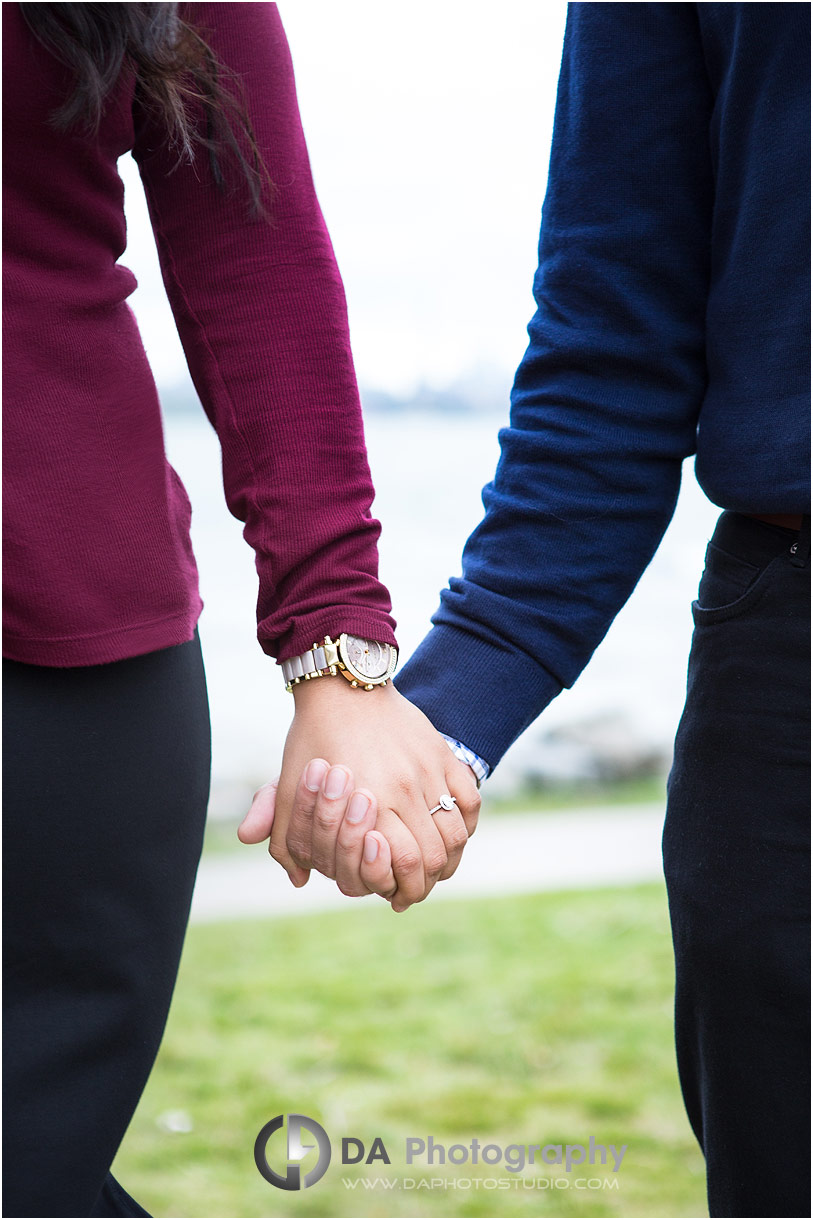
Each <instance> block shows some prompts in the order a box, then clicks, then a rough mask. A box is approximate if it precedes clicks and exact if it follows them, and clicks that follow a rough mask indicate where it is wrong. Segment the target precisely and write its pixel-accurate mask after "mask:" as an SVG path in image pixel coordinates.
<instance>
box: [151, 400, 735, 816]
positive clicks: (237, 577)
mask: <svg viewBox="0 0 813 1220" xmlns="http://www.w3.org/2000/svg"><path fill="white" fill-rule="evenodd" d="M504 422H505V420H504V419H503V417H502V416H490V415H471V416H470V415H461V416H437V415H432V414H430V413H428V412H422V411H415V412H399V413H397V414H395V415H393V416H388V415H382V414H376V413H371V414H370V415H369V416H368V418H367V421H366V430H367V443H368V449H369V453H370V463H371V467H372V470H373V476H374V479H375V483H376V487H377V497H376V501H375V505H374V512H375V515H376V516H378V517H379V519H380V520H381V521H382V524H383V531H382V538H381V576H382V579H383V580H384V581H385V583H386V584H387V586H388V587H389V589H390V592H391V594H392V598H393V612H394V615H395V617H396V619H397V620H398V635H399V641H400V643H401V647H402V653H403V656H404V657H406V655H408V654H409V653H410V652H411V651H412V650H413V649H414V648H415V646H416V645H417V644H418V643H419V641H420V640H421V639H422V638H423V635H424V634H425V632H426V631H427V630H428V628H429V626H430V624H429V618H430V615H431V614H432V613H433V612H434V610H435V608H436V606H437V603H438V593H439V590H440V589H441V588H442V587H444V586H445V585H446V583H447V581H448V578H449V577H450V576H451V575H456V574H459V571H460V562H459V557H460V553H461V549H462V546H463V543H464V542H465V539H466V537H467V536H468V534H469V533H470V531H471V529H472V528H473V527H474V526H475V525H476V524H477V522H478V521H479V520H480V517H481V515H482V503H481V500H480V492H481V489H482V486H483V484H485V483H486V482H488V481H489V479H490V478H491V476H492V474H493V470H494V466H495V463H496V460H497V456H498V453H499V448H498V443H497V429H498V428H499V427H500V426H501V425H502V424H503V423H504ZM166 438H167V449H168V453H169V457H170V460H171V461H172V463H173V465H174V466H175V468H176V469H177V470H178V472H179V474H180V475H181V477H182V479H183V481H184V483H185V485H186V488H187V490H188V492H189V496H190V499H191V500H192V506H193V515H192V537H193V543H194V547H195V553H196V555H197V560H198V567H199V570H200V580H201V594H202V597H203V600H204V602H205V608H204V611H203V614H202V616H201V620H200V634H201V640H202V642H203V649H204V656H205V661H206V670H207V675H208V682H209V695H210V702H211V708H212V729H213V789H214V792H215V794H216V795H217V794H219V801H218V800H216V801H215V805H216V808H218V809H220V810H221V811H222V807H224V806H231V805H235V807H239V806H240V803H241V802H242V801H243V800H244V799H245V796H246V794H248V795H249V797H250V793H251V791H253V790H254V788H256V787H257V786H258V785H259V784H260V783H262V782H264V781H265V780H266V779H270V778H272V777H273V776H274V775H276V774H277V772H278V769H279V762H280V758H281V755H282V746H283V742H284V738H285V733H286V730H287V726H288V724H289V721H290V717H291V714H292V710H293V700H292V698H291V696H290V695H288V694H287V693H286V692H285V690H284V687H283V685H282V680H281V677H280V673H279V670H278V668H277V666H276V665H275V663H274V662H273V661H272V660H271V659H270V658H269V657H266V656H265V655H264V654H263V653H262V651H261V649H260V647H259V644H258V643H257V640H256V634H255V632H256V620H255V605H256V596H257V578H256V573H255V570H254V561H253V552H252V551H251V550H250V548H249V547H248V546H247V545H246V543H245V542H244V540H243V538H242V536H241V530H242V525H241V523H240V522H238V521H236V520H235V519H234V518H233V517H232V516H231V515H230V513H229V512H228V509H227V508H226V505H225V500H224V496H223V488H222V481H221V472H220V449H219V445H218V442H217V438H216V436H215V434H214V432H213V430H212V429H211V427H210V425H209V424H208V422H207V420H206V419H205V417H204V415H203V412H202V411H201V414H200V416H199V417H198V416H194V415H186V414H178V415H169V416H168V417H167V420H166ZM718 513H719V510H718V509H716V508H715V507H714V506H713V505H711V504H710V503H709V502H708V500H706V498H705V497H704V496H703V494H702V492H701V491H700V490H699V488H698V487H697V485H696V483H695V481H694V476H693V473H692V469H691V463H688V464H687V466H686V469H685V470H684V479H683V490H682V492H681V497H680V501H679V504H678V509H677V512H676V514H675V518H674V520H673V522H672V524H671V526H670V528H669V530H668V531H667V534H666V537H665V538H664V541H663V543H662V544H661V547H660V549H659V551H658V553H657V555H656V556H655V559H654V560H653V562H652V564H651V565H650V567H649V568H648V569H647V571H646V572H645V573H644V576H643V577H642V579H641V581H640V583H639V585H638V587H637V588H636V590H635V592H634V594H633V596H632V597H631V599H630V600H629V602H628V603H627V605H626V606H625V607H624V609H623V610H622V611H621V613H620V614H619V615H618V617H617V619H616V620H615V622H614V624H613V626H612V627H611V629H610V632H609V634H608V635H607V637H606V638H605V640H604V642H603V643H602V645H601V646H600V647H599V649H598V651H597V653H596V654H595V656H594V657H593V660H592V661H591V663H590V665H589V666H588V667H587V669H586V670H585V671H584V673H583V674H582V676H581V677H580V678H579V680H578V682H577V683H576V685H575V686H574V687H573V689H572V690H570V691H565V692H563V693H562V694H561V695H560V696H559V697H558V698H557V699H556V700H554V702H553V703H552V704H551V705H550V707H549V708H548V710H547V711H546V712H545V713H544V714H543V716H542V717H540V720H539V721H538V722H537V725H534V726H532V727H531V728H530V729H529V730H528V732H527V733H526V734H525V735H524V738H522V739H520V741H519V742H517V743H516V744H515V746H514V747H512V750H511V751H509V753H508V754H507V755H506V758H505V760H504V761H503V764H502V765H501V766H500V768H499V769H498V770H497V772H496V773H495V777H494V780H493V781H492V783H491V786H492V787H493V788H497V787H499V788H502V789H505V788H507V787H510V786H511V785H512V784H514V783H515V782H516V780H517V778H518V776H519V774H520V773H521V772H523V771H525V770H526V769H527V768H528V766H529V765H530V764H531V763H532V761H533V759H534V758H535V757H537V755H538V753H539V751H540V750H541V749H542V748H543V747H544V746H545V739H546V738H547V737H549V735H550V732H551V730H556V731H557V733H559V734H560V735H562V734H564V736H567V731H568V730H570V731H571V732H572V731H573V730H574V729H578V728H579V727H580V726H583V725H585V724H590V723H594V722H596V721H598V720H603V721H604V722H605V724H610V725H611V724H615V725H617V726H618V731H619V739H620V740H621V741H628V742H630V743H633V744H634V746H635V748H640V749H643V748H646V747H647V746H651V747H652V748H653V749H655V750H660V751H664V752H668V750H669V748H670V746H671V740H672V738H673V736H674V731H675V728H676V726H677V721H678V718H679V715H680V710H681V707H682V702H683V696H684V692H685V679H686V660H687V656H688V649H689V642H690V637H691V630H692V620H691V612H690V604H691V600H692V598H693V597H694V596H695V593H696V589H697V583H698V580H699V577H700V571H701V569H702V564H703V552H704V549H705V544H706V542H707V540H708V538H709V537H710V534H711V531H712V529H713V527H714V522H715V520H716V518H717V516H718ZM547 748H548V749H549V746H548V747H547ZM562 750H563V754H562V759H563V763H562V765H563V769H564V771H566V770H567V761H566V759H567V749H566V748H565V747H564V746H562ZM553 766H554V769H555V759H554V762H553Z"/></svg>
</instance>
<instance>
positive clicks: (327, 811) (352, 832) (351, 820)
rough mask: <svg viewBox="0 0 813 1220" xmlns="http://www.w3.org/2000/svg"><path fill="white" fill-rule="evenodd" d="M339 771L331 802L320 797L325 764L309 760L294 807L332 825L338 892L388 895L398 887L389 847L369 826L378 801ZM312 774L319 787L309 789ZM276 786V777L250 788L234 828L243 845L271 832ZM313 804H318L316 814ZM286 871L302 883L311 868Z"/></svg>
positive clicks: (386, 896) (376, 812) (379, 834)
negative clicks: (337, 795)
mask: <svg viewBox="0 0 813 1220" xmlns="http://www.w3.org/2000/svg"><path fill="white" fill-rule="evenodd" d="M340 770H341V772H342V777H341V778H342V780H344V779H345V777H348V781H349V782H348V784H347V787H346V788H345V795H344V797H343V798H341V799H340V800H336V799H332V800H331V798H327V797H325V795H324V791H323V790H324V782H323V781H324V778H325V777H326V776H327V773H328V771H329V767H328V764H327V763H326V762H325V761H324V759H321V758H317V759H314V760H313V764H311V765H309V766H308V768H306V772H305V775H303V777H302V779H301V780H300V783H299V787H298V789H297V793H296V798H295V803H296V806H297V808H307V809H308V810H309V811H310V817H311V819H313V818H314V817H315V816H318V817H319V819H320V821H321V820H326V821H330V820H332V821H333V824H334V825H335V827H336V844H335V846H336V871H335V876H336V882H337V885H338V887H339V889H340V890H341V891H342V893H343V894H348V895H350V896H351V897H362V896H364V895H368V894H381V895H382V897H384V898H390V897H391V896H392V895H393V894H394V893H395V891H396V888H397V886H396V881H395V877H394V875H393V871H392V859H391V856H390V845H389V843H388V842H387V840H386V839H385V838H384V836H383V835H382V834H381V832H380V831H377V830H375V829H374V827H375V822H376V816H377V814H378V802H377V801H376V799H375V796H374V795H373V793H372V792H367V791H366V790H365V789H363V788H360V789H357V790H356V791H355V792H351V789H352V784H353V780H352V775H351V774H350V772H349V771H348V770H347V769H346V768H344V767H342V768H340ZM317 775H318V776H319V777H320V779H321V781H322V782H321V784H320V789H319V790H318V791H313V790H312V788H309V787H308V786H307V784H309V783H310V784H312V783H313V782H314V778H315V777H316V776H317ZM277 784H278V781H277V780H272V781H271V783H268V784H263V786H262V788H260V789H259V790H258V791H257V792H255V794H254V800H253V802H252V804H251V808H250V809H249V811H248V813H247V814H246V816H245V818H244V819H243V821H242V823H241V824H240V826H239V828H238V831H237V834H238V837H239V839H240V841H241V842H242V843H261V842H262V841H263V840H264V839H267V838H268V836H269V835H270V833H271V828H272V826H273V824H274V817H275V812H276V798H277ZM317 804H318V805H320V810H319V813H318V815H317V813H316V806H317ZM269 851H271V848H270V847H269ZM271 854H272V855H273V852H272V853H271ZM289 875H290V878H291V881H292V882H293V884H294V885H296V886H302V885H304V884H305V882H306V881H307V880H308V877H309V876H310V872H309V870H308V869H304V868H298V867H297V866H296V865H292V867H291V869H290V870H289Z"/></svg>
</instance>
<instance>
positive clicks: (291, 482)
mask: <svg viewBox="0 0 813 1220" xmlns="http://www.w3.org/2000/svg"><path fill="white" fill-rule="evenodd" d="M179 11H180V14H181V15H182V16H183V17H184V18H185V19H186V20H187V21H189V22H190V23H191V24H193V25H194V26H195V28H196V29H197V30H198V31H199V32H200V33H201V35H202V36H203V37H204V38H205V39H206V41H207V42H208V44H209V46H210V47H211V48H212V50H213V51H214V53H215V55H216V56H217V58H218V60H219V61H220V62H221V63H222V64H223V65H224V66H225V67H226V68H227V69H229V70H230V71H231V72H234V73H237V74H238V76H239V78H240V81H241V82H242V88H243V101H244V104H245V105H246V109H247V112H248V115H249V118H250V120H251V124H252V127H253V130H254V135H255V138H256V140H257V145H258V147H259V149H260V152H261V153H262V155H263V157H264V158H265V161H266V164H267V165H268V168H269V170H270V173H271V177H272V179H273V182H274V186H275V191H274V194H273V196H271V197H270V200H269V194H268V192H267V191H266V192H264V200H265V203H266V206H267V207H268V208H269V211H270V212H271V220H270V221H268V220H264V219H259V220H257V219H252V218H250V216H249V203H248V200H249V194H248V185H247V183H245V182H244V181H243V180H241V173H240V171H239V168H238V167H237V165H236V163H235V161H234V159H233V158H232V157H230V156H228V155H225V156H224V157H223V158H222V160H221V164H222V165H223V169H224V174H225V176H226V179H227V183H228V186H229V194H228V195H224V194H222V193H221V192H220V191H219V190H218V189H217V186H216V184H215V182H214V179H213V176H212V172H211V169H210V165H209V157H208V152H207V150H206V149H205V148H203V147H202V146H200V145H196V155H195V160H194V163H193V164H189V163H188V162H186V161H184V162H183V163H182V164H181V165H180V166H179V167H178V168H174V167H175V166H176V164H177V161H178V151H177V149H170V148H167V147H166V143H165V137H164V131H163V129H162V128H159V127H156V126H155V125H154V121H153V120H152V119H151V118H150V116H149V115H148V114H147V113H146V112H145V111H144V110H143V109H142V108H141V107H140V106H139V104H138V102H136V106H135V113H134V119H135V144H134V147H133V157H134V158H135V160H136V162H137V164H138V167H139V171H140V174H141V180H142V182H143V184H144V189H145V192H146V196H147V204H148V207H149V213H150V218H151V221H152V227H153V230H154V233H155V239H156V243H157V246H158V255H159V259H160V263H161V270H162V273H163V279H164V284H165V287H166V291H167V294H168V297H169V301H170V305H171V306H172V311H173V314H174V317H175V321H176V324H177V327H178V332H179V334H180V337H181V341H182V343H183V348H184V352H185V354H186V360H187V363H188V365H189V370H190V373H191V375H192V380H193V382H194V385H195V389H196V390H197V392H198V395H199V397H200V400H201V402H202V404H203V407H204V410H205V411H206V414H207V415H208V417H209V419H210V420H211V422H212V424H213V425H214V427H215V429H216V431H217V434H218V437H219V439H220V444H221V448H222V452H223V483H224V488H225V493H226V502H227V504H228V506H229V509H230V511H231V512H232V513H233V514H234V516H235V517H237V518H238V519H239V520H240V521H243V522H245V528H244V530H243V535H244V537H245V539H246V541H247V542H248V543H249V544H250V545H251V546H252V547H253V549H254V551H255V553H256V565H257V571H258V574H259V581H260V587H259V599H258V603H257V619H258V631H257V634H258V638H259V640H260V643H261V645H262V647H263V649H264V651H265V652H267V653H269V654H270V655H272V656H276V657H278V658H279V659H280V660H282V659H285V658H286V657H289V656H293V655H295V654H297V653H299V652H302V651H304V650H306V649H308V648H310V647H311V646H312V645H313V643H314V641H316V640H319V639H320V638H321V637H323V636H324V635H325V634H326V633H327V632H339V631H350V632H353V633H356V634H359V635H365V636H369V637H372V638H374V639H378V640H382V641H388V642H391V643H394V642H395V639H394V636H393V628H394V626H395V624H394V620H393V619H392V618H391V616H390V614H389V611H390V599H389V595H388V593H387V590H386V589H385V587H384V586H383V585H382V584H381V583H380V581H379V580H378V552H377V540H378V536H379V532H380V526H379V523H378V522H377V521H376V520H375V519H374V518H373V517H372V516H371V514H370V506H371V503H372V498H373V487H372V481H371V478H370V471H369V467H368V462H367V454H366V449H365V443H364V432H363V425H362V416H361V406H360V403H359V396H358V388H357V385H356V378H355V373H354V369H353V360H352V356H351V352H350V341H349V334H348V324H347V306H346V303H345V296H344V289H343V286H342V281H341V278H340V276H339V272H338V268H337V266H336V261H335V257H334V254H333V248H332V246H331V243H330V238H329V236H328V233H327V230H326V228H325V223H324V220H323V217H322V213H321V210H320V208H319V203H318V200H317V198H316V194H315V191H314V186H313V180H312V177H311V171H310V165H309V162H308V153H307V148H306V145H305V139H304V136H303V134H302V127H301V123H300V119H299V111H298V107H297V100H296V91H295V85H294V76H293V69H292V65H291V59H290V54H289V51H288V44H287V40H286V37H285V33H284V30H283V28H282V24H281V21H280V18H279V14H278V12H277V6H276V5H275V4H265V3H248V4H240V3H226V4H182V5H181V6H180V10H179ZM221 80H222V83H223V84H224V86H225V87H226V88H229V89H230V90H232V91H234V89H235V87H234V84H233V83H231V82H230V81H229V78H228V76H227V75H225V74H224V76H223V77H222V78H221ZM196 105H197V103H196ZM192 114H193V115H194V117H195V121H196V122H198V123H201V122H202V121H203V120H202V109H201V111H200V112H197V111H195V110H194V109H193V110H192ZM242 147H245V144H243V145H242Z"/></svg>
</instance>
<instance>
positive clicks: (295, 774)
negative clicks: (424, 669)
mask: <svg viewBox="0 0 813 1220" xmlns="http://www.w3.org/2000/svg"><path fill="white" fill-rule="evenodd" d="M294 692H295V693H294V698H295V700H296V712H295V715H294V721H293V724H292V725H291V729H290V731H289V733H288V739H287V741H286V744H285V753H284V756H283V765H282V775H281V776H280V780H279V784H278V786H277V787H276V790H275V791H273V793H272V791H271V790H270V788H269V786H267V785H266V787H265V788H263V789H260V792H259V793H258V794H257V796H256V797H255V801H254V804H253V805H252V807H251V809H250V810H249V813H248V815H247V817H246V820H245V821H244V823H243V826H242V827H241V830H240V837H241V839H243V841H244V842H259V841H260V840H261V839H263V838H266V837H267V836H268V833H269V831H270V834H271V842H270V845H269V851H270V853H271V855H272V856H273V857H274V859H275V860H278V861H279V863H280V864H282V865H283V867H284V868H285V869H286V870H287V871H288V874H289V876H290V877H291V880H292V881H293V883H294V884H295V885H304V883H305V882H306V881H307V878H308V870H309V869H311V868H316V869H317V870H318V871H319V872H322V873H324V874H325V876H328V877H334V878H335V879H336V880H337V882H338V883H339V886H340V888H341V889H342V891H343V892H344V893H354V894H359V893H363V892H365V891H366V892H375V893H380V894H383V895H384V896H385V897H387V898H389V900H390V901H391V902H392V906H393V909H394V910H397V911H403V910H406V909H407V907H408V906H410V905H411V904H412V903H413V902H420V901H422V900H423V899H424V898H425V897H426V896H427V894H428V893H429V892H430V890H431V889H432V887H433V886H434V885H435V883H436V882H437V881H438V880H441V879H445V878H447V877H450V876H451V875H452V873H453V872H454V871H455V869H456V868H457V865H458V864H459V862H460V858H461V855H462V852H463V847H464V846H465V844H466V842H467V840H468V838H469V836H470V835H471V834H473V833H474V829H475V827H476V824H477V817H478V814H479V808H480V796H479V793H478V791H477V786H476V783H475V780H474V776H473V775H472V773H471V771H470V769H469V768H468V767H466V766H465V765H464V764H463V763H461V762H460V761H459V760H458V759H457V758H455V756H454V755H453V754H452V752H451V750H450V749H449V747H448V745H447V744H446V742H445V741H444V739H443V738H442V737H441V736H440V734H439V733H438V732H436V730H435V729H434V728H433V727H432V725H431V724H430V722H429V721H428V720H427V718H426V717H425V716H424V714H423V713H422V712H421V711H419V709H418V708H416V707H415V706H414V705H413V704H411V703H410V702H409V701H408V700H407V699H405V698H404V697H403V696H402V695H400V694H399V693H398V691H397V690H396V689H395V687H393V686H392V685H388V686H386V687H377V688H376V689H375V690H373V691H360V690H354V689H352V688H351V687H350V686H349V685H348V684H346V683H345V681H344V679H342V678H339V677H336V678H320V679H315V680H312V681H311V682H307V683H305V682H302V683H299V684H298V685H297V686H296V687H295V688H294ZM354 785H355V786H354ZM445 792H448V793H451V795H453V796H455V797H456V798H457V806H456V807H455V808H453V809H451V810H449V811H445V810H444V811H442V812H440V813H438V814H436V815H434V816H433V815H431V814H430V813H429V810H430V809H431V808H434V807H435V806H436V805H437V804H438V801H439V797H440V795H441V794H442V793H445ZM365 799H366V800H369V801H370V804H369V806H368V808H367V809H366V812H364V811H362V805H363V803H364V800H365ZM272 805H273V809H272ZM351 809H352V815H351ZM359 814H360V815H361V821H360V822H354V821H353V820H352V817H355V816H358V815H359ZM269 815H270V817H269ZM270 819H273V826H272V825H271V820H270ZM373 825H374V826H375V832H372V826H373ZM359 828H361V831H360V830H359ZM375 843H377V844H378V850H377V853H376V856H375V858H370V859H368V860H365V859H364V849H365V847H366V850H367V854H368V856H372V852H373V844H375ZM359 847H361V854H360V852H359Z"/></svg>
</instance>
